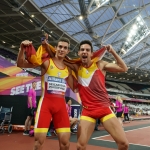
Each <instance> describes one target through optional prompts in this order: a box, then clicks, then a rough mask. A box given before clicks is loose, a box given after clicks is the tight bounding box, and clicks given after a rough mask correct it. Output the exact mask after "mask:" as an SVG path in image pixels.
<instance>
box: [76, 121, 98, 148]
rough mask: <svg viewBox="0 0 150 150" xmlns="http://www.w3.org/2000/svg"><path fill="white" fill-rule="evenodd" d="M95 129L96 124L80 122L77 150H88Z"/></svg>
mask: <svg viewBox="0 0 150 150" xmlns="http://www.w3.org/2000/svg"><path fill="white" fill-rule="evenodd" d="M94 128H95V123H93V122H90V121H86V120H80V124H79V126H78V132H77V140H78V141H77V150H85V149H86V145H87V143H88V141H89V139H90V137H91V135H92V133H93V131H94Z"/></svg>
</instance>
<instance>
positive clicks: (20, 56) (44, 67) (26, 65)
mask: <svg viewBox="0 0 150 150" xmlns="http://www.w3.org/2000/svg"><path fill="white" fill-rule="evenodd" d="M30 44H32V42H30V41H23V42H22V43H21V45H20V50H19V53H18V57H17V67H20V68H35V67H38V66H35V65H33V64H30V63H29V62H28V61H27V60H26V59H25V56H24V52H25V49H24V45H26V46H27V45H30ZM48 65H49V60H46V61H45V62H44V63H43V64H42V65H41V66H40V67H41V74H42V75H43V74H44V73H45V72H46V70H47V68H48Z"/></svg>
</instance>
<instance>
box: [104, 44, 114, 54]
mask: <svg viewBox="0 0 150 150" xmlns="http://www.w3.org/2000/svg"><path fill="white" fill-rule="evenodd" d="M105 48H106V49H107V51H108V52H109V53H113V52H114V49H113V47H112V46H111V45H106V46H105Z"/></svg>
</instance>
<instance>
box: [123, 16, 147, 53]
mask: <svg viewBox="0 0 150 150" xmlns="http://www.w3.org/2000/svg"><path fill="white" fill-rule="evenodd" d="M149 34H150V30H149V28H148V27H147V25H146V23H145V21H144V20H143V18H142V17H141V16H140V15H139V16H138V17H137V18H135V20H134V21H133V24H132V26H131V28H130V30H129V34H128V36H127V38H126V40H125V42H124V43H123V46H122V49H124V50H125V51H126V52H122V54H126V53H127V52H128V51H130V50H131V49H132V48H133V47H134V46H135V45H137V44H138V43H140V42H141V41H142V40H143V39H144V38H145V37H147V36H148V35H149Z"/></svg>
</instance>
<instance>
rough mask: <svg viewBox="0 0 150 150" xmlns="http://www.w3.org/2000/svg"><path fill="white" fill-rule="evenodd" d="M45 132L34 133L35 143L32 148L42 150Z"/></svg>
mask: <svg viewBox="0 0 150 150" xmlns="http://www.w3.org/2000/svg"><path fill="white" fill-rule="evenodd" d="M46 134H47V133H34V138H35V143H34V149H33V150H42V148H43V144H44V141H45V139H46Z"/></svg>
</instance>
